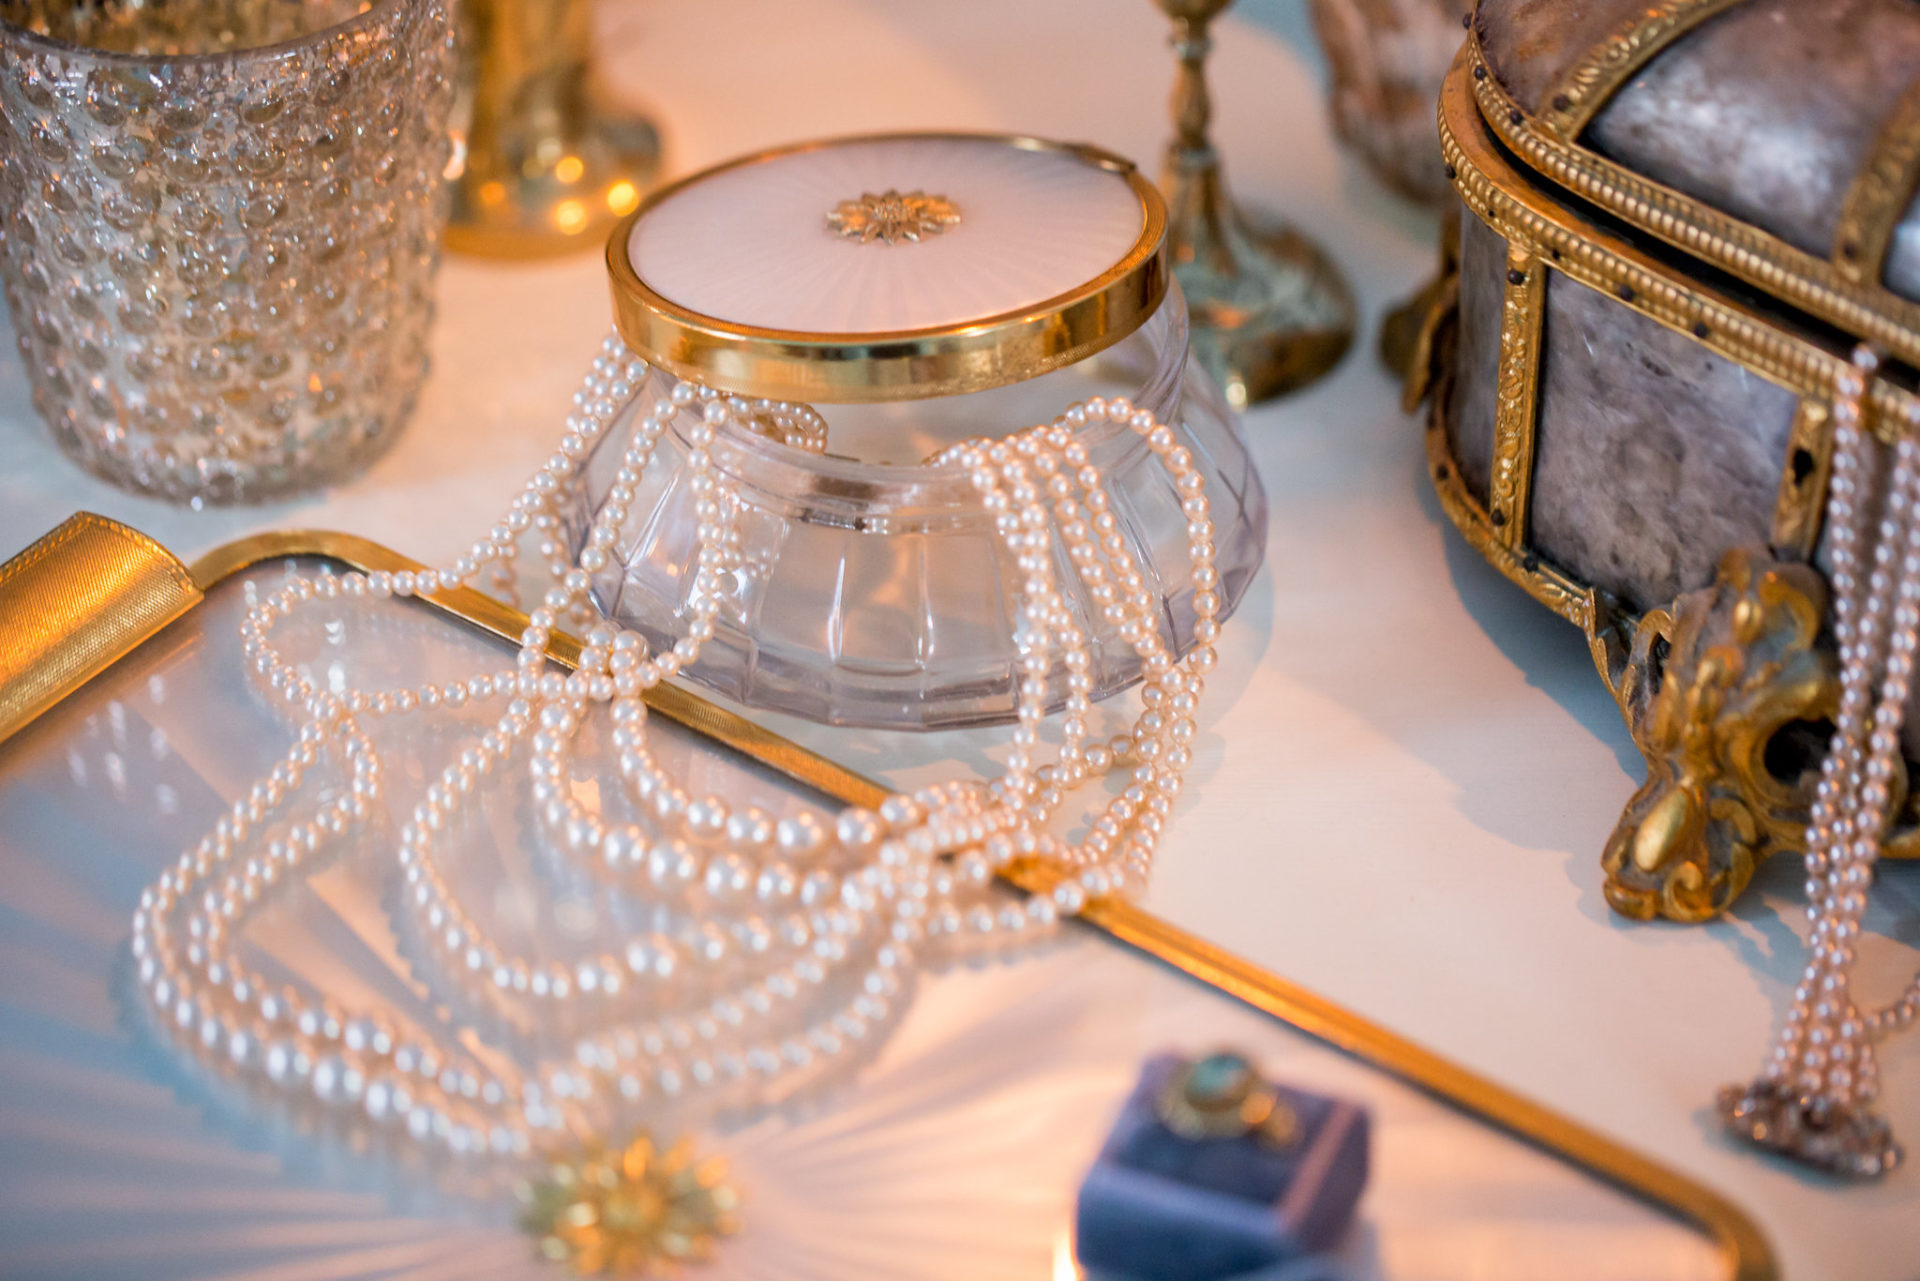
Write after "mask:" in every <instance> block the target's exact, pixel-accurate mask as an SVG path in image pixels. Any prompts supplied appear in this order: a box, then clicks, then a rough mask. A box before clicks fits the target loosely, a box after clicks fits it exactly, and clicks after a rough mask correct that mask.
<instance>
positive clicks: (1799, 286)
mask: <svg viewBox="0 0 1920 1281" xmlns="http://www.w3.org/2000/svg"><path fill="white" fill-rule="evenodd" d="M1456 76H1459V77H1468V76H1470V77H1471V78H1470V79H1469V80H1468V81H1467V83H1468V85H1470V90H1469V89H1464V88H1463V89H1462V90H1461V93H1462V96H1464V97H1467V98H1469V100H1470V101H1469V105H1475V104H1477V106H1478V111H1479V114H1480V116H1481V118H1482V119H1483V120H1484V122H1485V124H1486V126H1487V127H1488V128H1489V129H1491V130H1492V131H1493V133H1494V134H1495V136H1497V137H1498V138H1499V139H1500V141H1501V142H1502V143H1504V144H1505V145H1506V146H1507V147H1508V148H1509V149H1511V150H1512V151H1513V152H1514V154H1515V155H1517V156H1519V157H1520V158H1521V160H1523V161H1524V162H1525V163H1526V164H1527V165H1528V166H1529V167H1531V168H1532V169H1534V170H1537V171H1538V172H1539V174H1540V175H1541V176H1543V177H1545V178H1547V179H1549V180H1550V181H1552V182H1555V183H1557V184H1559V185H1560V186H1561V187H1564V188H1565V189H1566V190H1568V191H1569V192H1572V193H1573V194H1574V195H1576V196H1579V197H1580V198H1581V199H1583V200H1587V201H1591V202H1592V203H1593V204H1595V205H1597V206H1599V207H1600V208H1601V209H1604V210H1606V211H1607V212H1608V213H1611V214H1613V215H1615V216H1617V217H1619V218H1622V219H1624V220H1626V221H1627V222H1629V223H1631V224H1633V225H1634V226H1636V227H1639V228H1641V229H1643V230H1645V231H1647V232H1648V233H1650V234H1652V235H1654V236H1657V237H1659V238H1660V239H1661V240H1663V241H1665V242H1666V243H1667V244H1669V245H1672V246H1673V247H1674V248H1676V249H1679V250H1682V251H1683V252H1685V253H1688V254H1690V255H1692V256H1693V257H1695V258H1698V259H1699V260H1700V261H1702V262H1704V263H1707V264H1708V265H1710V266H1713V267H1718V268H1719V269H1720V270H1722V271H1725V272H1727V273H1728V274H1730V275H1732V276H1734V277H1736V278H1738V279H1740V280H1744V281H1746V282H1747V283H1748V284H1751V285H1756V286H1758V287H1759V288H1761V289H1764V290H1766V291H1767V292H1768V293H1770V294H1772V295H1774V296H1775V297H1777V298H1779V299H1780V300H1781V301H1783V302H1785V303H1788V304H1789V305H1791V306H1795V307H1798V308H1800V309H1801V310H1803V311H1805V312H1807V313H1808V314H1810V315H1812V316H1815V317H1817V318H1819V319H1821V320H1824V321H1827V322H1828V323H1829V324H1832V325H1836V326H1838V327H1839V328H1841V329H1844V330H1846V331H1847V332H1848V333H1850V334H1853V335H1855V336H1856V337H1858V338H1860V339H1862V340H1864V341H1867V342H1872V343H1876V344H1878V345H1879V346H1880V347H1881V348H1883V349H1884V350H1886V351H1887V352H1890V353H1891V354H1893V355H1894V356H1896V357H1898V358H1899V359H1901V360H1903V361H1905V362H1906V363H1908V364H1910V365H1916V366H1920V304H1916V303H1914V302H1912V301H1910V300H1908V299H1905V298H1902V297H1900V296H1899V295H1897V294H1893V293H1890V292H1888V291H1887V290H1886V289H1884V288H1881V287H1880V286H1879V285H1878V283H1877V282H1858V283H1856V282H1854V281H1851V280H1848V279H1847V278H1845V277H1844V276H1843V275H1841V273H1840V272H1839V271H1838V270H1837V269H1836V268H1835V266H1834V264H1833V263H1831V262H1829V261H1827V260H1826V259H1824V258H1818V257H1815V256H1814V255H1812V254H1809V253H1806V252H1805V251H1803V250H1800V249H1796V248H1794V247H1793V246H1792V245H1789V244H1787V243H1786V242H1785V241H1783V240H1781V239H1779V238H1778V237H1775V236H1772V235H1769V234H1768V233H1767V232H1764V231H1761V230H1760V229H1759V228H1757V227H1755V226H1753V225H1751V224H1749V223H1745V222H1742V221H1740V220H1739V219H1737V218H1732V217H1729V216H1728V215H1726V214H1724V213H1721V212H1720V211H1719V210H1717V209H1713V208H1710V207H1708V206H1706V205H1703V204H1701V203H1700V202H1698V201H1696V200H1694V199H1692V198H1691V197H1689V196H1684V195H1681V194H1680V193H1679V192H1677V191H1675V190H1673V189H1672V188H1670V187H1665V186H1662V185H1661V184H1659V183H1657V182H1654V181H1652V180H1651V179H1648V178H1645V177H1643V176H1641V175H1640V174H1637V173H1634V172H1633V171H1632V170H1630V169H1627V168H1624V167H1622V166H1620V165H1617V164H1615V163H1614V162H1612V161H1611V160H1608V159H1606V158H1605V157H1602V156H1599V155H1596V154H1594V153H1593V152H1591V151H1589V150H1587V149H1586V148H1584V147H1579V146H1575V145H1573V144H1571V143H1568V142H1565V141H1563V140H1561V139H1559V138H1556V137H1553V136H1551V135H1550V134H1549V133H1548V132H1547V131H1546V130H1545V129H1543V128H1541V127H1540V126H1539V125H1538V124H1537V123H1535V122H1534V121H1533V120H1532V119H1531V118H1530V117H1529V116H1528V115H1527V114H1526V113H1525V112H1524V111H1522V110H1521V109H1520V106H1519V104H1517V103H1516V102H1515V101H1514V100H1513V98H1512V97H1510V96H1509V95H1508V94H1507V92H1506V90H1505V89H1503V88H1501V87H1500V85H1499V84H1498V83H1496V81H1495V77H1494V76H1493V75H1492V74H1491V73H1490V72H1488V71H1487V65H1486V59H1485V56H1484V54H1483V53H1482V51H1481V48H1480V44H1479V37H1478V35H1477V33H1476V34H1475V35H1473V36H1470V37H1469V38H1468V40H1467V44H1466V47H1465V49H1463V50H1462V52H1461V54H1460V57H1459V59H1458V60H1457V61H1456V62H1455V66H1454V70H1453V71H1452V72H1450V73H1449V81H1450V82H1451V80H1452V78H1453V77H1456ZM1442 111H1443V114H1444V113H1445V111H1446V108H1445V106H1444V104H1443V107H1442ZM1456 185H1457V184H1456Z"/></svg>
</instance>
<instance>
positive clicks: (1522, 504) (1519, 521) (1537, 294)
mask: <svg viewBox="0 0 1920 1281" xmlns="http://www.w3.org/2000/svg"><path fill="white" fill-rule="evenodd" d="M1546 286H1547V271H1546V268H1545V267H1544V266H1542V265H1539V264H1536V263H1535V262H1534V255H1533V251H1532V250H1531V249H1529V248H1528V247H1527V246H1526V245H1524V244H1522V243H1521V242H1519V241H1518V240H1514V241H1510V242H1509V243H1508V246H1507V286H1506V292H1505V294H1504V296H1503V298H1502V301H1501V307H1500V370H1499V374H1498V382H1497V383H1496V385H1495V388H1494V414H1493V477H1492V482H1491V484H1490V486H1489V491H1488V496H1487V519H1488V520H1490V521H1491V522H1492V523H1493V527H1494V530H1495V534H1494V536H1495V537H1496V538H1498V539H1499V540H1500V541H1501V542H1503V543H1505V544H1507V545H1508V546H1509V547H1517V546H1519V545H1520V543H1521V542H1523V541H1524V540H1525V537H1526V527H1527V504H1528V500H1529V499H1530V498H1531V496H1532V491H1533V446H1534V433H1535V430H1536V427H1537V425H1538V418H1539V413H1538V411H1539V399H1540V332H1541V328H1542V325H1543V323H1544V320H1545V312H1546V300H1547V289H1546Z"/></svg>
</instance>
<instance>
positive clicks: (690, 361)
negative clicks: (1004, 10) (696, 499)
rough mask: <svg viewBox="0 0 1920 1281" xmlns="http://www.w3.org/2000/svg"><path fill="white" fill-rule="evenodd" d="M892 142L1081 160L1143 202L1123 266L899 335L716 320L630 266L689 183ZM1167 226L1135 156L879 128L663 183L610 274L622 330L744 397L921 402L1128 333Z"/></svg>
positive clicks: (1011, 378)
mask: <svg viewBox="0 0 1920 1281" xmlns="http://www.w3.org/2000/svg"><path fill="white" fill-rule="evenodd" d="M893 138H901V139H942V138H971V139H980V138H987V139H991V140H993V141H998V142H1004V143H1005V144H1007V145H1008V146H1010V147H1018V148H1021V149H1023V150H1028V151H1057V152H1062V153H1065V154H1069V155H1073V156H1077V157H1078V158H1080V159H1081V160H1083V161H1084V162H1086V163H1087V164H1090V165H1094V166H1097V167H1099V168H1102V169H1106V170H1110V171H1111V172H1113V173H1116V174H1119V175H1120V176H1122V177H1124V178H1125V179H1126V181H1127V185H1128V186H1129V187H1130V188H1132V190H1133V193H1134V194H1135V195H1136V196H1137V197H1138V198H1139V200H1140V210H1141V219H1140V234H1139V236H1138V238H1137V239H1136V240H1135V241H1134V244H1133V246H1132V248H1131V249H1129V250H1128V252H1127V254H1126V255H1125V256H1124V257H1123V258H1121V260H1120V261H1119V262H1117V263H1115V264H1114V265H1113V266H1112V267H1110V268H1109V269H1108V270H1106V271H1105V272H1102V273H1101V274H1100V275H1099V276H1097V277H1095V278H1094V279H1093V280H1090V281H1088V282H1087V283H1086V284H1084V285H1082V286H1080V287H1078V288H1076V289H1073V290H1069V291H1068V292H1066V293H1064V294H1059V295H1057V296H1055V297H1052V298H1048V299H1046V300H1044V301H1042V302H1038V303H1035V304H1034V305H1032V306H1030V307H1022V308H1020V309H1018V310H1015V311H1008V312H1002V313H1000V314H998V315H993V316H987V317H984V318H982V319H979V320H976V321H971V322H968V323H966V324H964V325H946V326H940V327H937V328H930V329H910V330H901V331H898V332H894V333H877V334H835V333H813V332H806V331H800V330H784V329H762V328H758V327H756V326H752V325H743V324H737V323H734V322H732V321H723V320H717V319H715V318H714V317H712V316H705V315H702V314H700V313H699V312H696V311H692V310H689V309H688V308H686V307H683V306H681V305H680V304H679V303H676V302H673V301H671V300H670V299H668V298H665V297H663V296H661V295H660V294H659V293H657V292H655V291H654V290H653V289H652V288H651V287H649V286H648V285H647V283H646V282H645V281H643V280H641V279H640V277H639V275H638V273H636V272H635V271H634V269H633V263H632V261H631V259H630V258H629V256H628V253H627V241H628V239H629V238H630V237H631V235H632V233H633V228H634V225H635V224H636V223H638V222H639V221H640V220H641V219H642V218H645V217H646V216H647V214H648V212H649V211H651V210H652V209H654V208H655V207H657V206H658V205H659V204H660V203H661V202H662V201H664V200H667V199H670V198H671V197H672V196H673V195H674V194H675V193H676V192H678V191H680V190H681V189H683V188H684V187H686V186H687V185H688V184H690V183H695V182H699V181H701V180H703V179H705V178H708V177H710V176H712V175H713V174H716V173H721V172H724V171H726V170H729V169H736V168H739V167H741V166H743V165H750V164H756V163H758V162H760V161H763V160H767V159H770V158H772V157H775V156H784V155H791V154H794V153H796V152H802V151H811V150H817V149H819V148H822V147H829V146H834V145H836V144H837V143H841V142H864V141H879V140H882V139H893ZM821 234H823V235H826V234H830V233H828V232H826V231H824V230H823V231H822V233H821ZM1166 234H1167V208H1166V202H1165V201H1163V200H1162V199H1161V197H1160V192H1159V190H1158V188H1156V187H1155V186H1154V185H1153V183H1152V182H1150V181H1149V180H1148V179H1147V178H1146V177H1145V176H1144V175H1142V174H1141V173H1140V172H1139V170H1137V169H1136V168H1135V167H1134V166H1133V164H1132V163H1131V162H1129V161H1126V160H1123V159H1121V158H1120V157H1118V156H1115V155H1113V154H1111V153H1109V152H1105V151H1102V150H1100V149H1098V148H1096V147H1090V146H1086V145H1084V144H1066V143H1055V142H1045V141H1041V140H1039V139H1036V138H1024V137H1015V136H1010V135H999V134H931V133H923V134H879V135H872V136H870V137H864V138H850V139H835V140H833V141H830V142H816V143H804V144H800V145H798V146H791V147H780V148H776V149H774V150H771V151H763V152H760V153H758V154H756V155H752V156H745V157H742V158H741V159H738V160H734V161H730V162H729V163H727V164H724V165H720V166H717V167H716V168H713V169H708V170H706V171H704V172H703V173H698V174H695V175H693V176H692V177H690V178H684V179H682V180H681V181H679V182H677V183H674V184H672V185H671V186H668V187H664V188H662V189H661V190H659V191H657V192H655V193H654V194H653V195H651V196H649V197H648V198H647V199H646V200H645V201H644V202H643V203H642V204H641V205H640V207H639V208H638V209H636V210H634V212H633V213H632V214H630V215H629V216H628V217H626V218H625V219H623V220H622V221H621V222H620V224H619V225H618V226H616V227H615V228H614V229H613V235H612V236H611V237H610V238H609V239H608V241H607V272H608V274H609V276H610V277H611V278H612V285H613V310H614V322H615V324H616V326H617V327H618V328H619V330H620V336H621V337H622V338H624V339H626V342H627V345H628V346H629V347H631V348H633V350H634V351H636V352H638V353H639V354H640V355H642V356H644V357H645V358H646V359H647V360H649V361H651V362H653V363H654V364H656V365H659V366H661V367H662V368H664V369H666V370H668V371H669V372H671V373H672V374H674V375H675V376H677V377H680V378H687V379H692V380H694V381H696V382H699V383H702V384H704V385H706V386H710V387H718V388H721V389H723V390H726V391H731V392H736V393H739V394H742V395H751V396H764V397H771V398H773V399H776V400H795V401H802V402H807V403H847V402H870V401H895V400H919V399H926V398H930V397H935V396H953V395H959V394H961V393H964V392H971V391H982V390H985V389H986V388H989V387H999V386H1002V385H1004V384H1007V383H1013V382H1020V381H1023V380H1025V379H1028V378H1034V377H1037V376H1038V375H1040V374H1044V373H1047V372H1049V371H1051V370H1054V369H1059V368H1061V367H1063V366H1065V365H1071V364H1073V363H1075V362H1077V361H1080V360H1084V359H1086V358H1087V357H1088V356H1091V355H1093V354H1094V353H1095V352H1098V351H1101V350H1104V349H1105V348H1107V347H1110V346H1112V345H1113V344H1114V343H1117V342H1119V341H1120V340H1121V339H1122V338H1125V337H1126V336H1127V335H1128V334H1131V333H1132V332H1133V331H1134V330H1136V329H1138V328H1139V327H1140V326H1141V324H1142V323H1143V322H1145V320H1146V319H1147V317H1149V316H1151V315H1152V314H1153V313H1154V311H1155V310H1156V309H1157V308H1158V307H1159V306H1160V303H1161V300H1162V299H1164V298H1165V297H1166V293H1167V279H1168V265H1167V245H1166Z"/></svg>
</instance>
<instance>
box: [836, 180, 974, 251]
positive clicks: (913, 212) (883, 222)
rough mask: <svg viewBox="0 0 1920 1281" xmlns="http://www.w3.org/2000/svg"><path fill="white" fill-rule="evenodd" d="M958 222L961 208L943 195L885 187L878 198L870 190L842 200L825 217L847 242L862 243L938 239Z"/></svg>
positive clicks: (891, 242)
mask: <svg viewBox="0 0 1920 1281" xmlns="http://www.w3.org/2000/svg"><path fill="white" fill-rule="evenodd" d="M959 221H960V207H959V206H958V205H956V204H954V203H953V201H951V200H948V199H947V198H946V197H945V196H929V195H928V194H927V193H926V192H924V191H909V192H908V193H907V194H906V195H904V196H903V195H901V194H900V193H899V192H897V191H895V190H893V189H892V188H888V189H887V190H886V191H885V192H883V193H881V194H880V195H877V196H876V195H874V194H873V193H872V192H871V191H869V192H866V193H865V194H863V195H862V196H861V197H860V199H858V200H843V201H841V202H840V203H839V204H838V205H836V206H835V207H834V210H833V212H832V213H830V214H828V215H827V225H828V226H829V227H832V228H833V229H834V230H835V231H836V232H838V233H840V235H841V236H842V237H843V238H845V239H847V240H858V241H859V242H860V243H862V244H866V243H868V242H870V241H875V240H878V241H881V242H883V243H885V244H889V245H891V244H893V243H895V242H896V241H901V240H908V241H918V240H920V239H923V238H924V237H927V236H937V235H939V234H940V233H941V232H943V231H945V230H946V229H947V228H948V227H951V226H953V225H954V224H955V223H957V222H959Z"/></svg>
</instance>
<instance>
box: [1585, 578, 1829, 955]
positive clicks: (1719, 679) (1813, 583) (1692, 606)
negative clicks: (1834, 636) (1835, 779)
mask: <svg viewBox="0 0 1920 1281" xmlns="http://www.w3.org/2000/svg"><path fill="white" fill-rule="evenodd" d="M1826 608H1827V585H1826V582H1825V580H1824V579H1822V578H1821V577H1820V575H1819V574H1818V573H1817V572H1816V571H1815V570H1814V569H1813V568H1811V567H1810V566H1807V565H1801V564H1793V563H1787V562H1781V561H1775V560H1773V559H1772V558H1771V557H1769V556H1768V555H1767V553H1765V552H1764V551H1761V550H1757V549H1753V548H1736V549H1734V550H1732V551H1729V552H1728V553H1727V554H1726V556H1725V557H1723V558H1722V559H1721V562H1720V569H1719V573H1718V574H1717V575H1716V577H1715V579H1714V582H1713V585H1712V586H1710V587H1703V588H1701V589H1699V590H1698V591H1692V592H1687V593H1685V594H1684V595H1682V596H1681V597H1680V598H1679V599H1677V600H1676V601H1674V603H1673V604H1672V606H1671V607H1669V608H1668V609H1664V610H1649V611H1648V612H1647V614H1646V615H1645V617H1643V618H1642V619H1641V620H1640V626H1639V629H1638V631H1637V632H1636V633H1635V635H1634V641H1633V655H1632V658H1631V660H1630V661H1629V662H1628V664H1627V668H1626V671H1625V673H1624V677H1623V679H1622V681H1621V685H1620V689H1619V691H1618V695H1619V698H1620V702H1621V706H1622V710H1623V711H1624V712H1625V713H1626V715H1627V727H1628V729H1629V730H1630V731H1632V733H1633V739H1634V743H1635V745H1637V746H1638V747H1639V748H1640V752H1641V754H1642V755H1643V756H1645V757H1646V760H1647V781H1646V783H1645V785H1644V786H1642V787H1641V788H1640V790H1639V791H1637V792H1635V793H1634V795H1633V799H1632V800H1631V801H1629V802H1628V803H1627V807H1626V811H1625V812H1624V813H1623V814H1622V815H1621V816H1620V822H1619V824H1618V825H1617V826H1616V827H1615V828H1614V830H1613V835H1612V836H1611V837H1609V838H1608V840H1607V847H1606V852H1605V854H1604V855H1603V856H1602V858H1601V868H1602V870H1603V871H1604V872H1605V873H1606V878H1607V880H1606V895H1607V902H1608V903H1610V904H1612V905H1613V908H1614V910H1615V911H1617V912H1619V913H1621V914H1622V915H1625V916H1631V917H1635V918H1638V919H1642V920H1645V919H1649V918H1651V917H1654V916H1664V917H1667V918H1668V919H1670V920H1675V921H1705V920H1709V919H1711V918H1713V917H1715V916H1718V915H1719V914H1720V913H1721V912H1723V911H1725V910H1726V908H1727V905H1728V904H1730V903H1731V902H1732V901H1733V900H1734V899H1735V898H1736V897H1737V896H1738V895H1739V893H1740V891H1741V890H1743V889H1745V888H1746V886H1747V882H1748V881H1750V880H1751V879H1752V878H1753V869H1754V867H1755V865H1756V864H1757V863H1758V861H1759V860H1760V859H1761V858H1762V857H1764V856H1765V855H1767V854H1769V853H1771V852H1772V851H1774V850H1775V849H1783V848H1784V849H1792V848H1797V847H1798V846H1799V845H1800V844H1801V842H1802V840H1803V838H1804V833H1805V830H1806V825H1807V811H1808V806H1809V805H1810V804H1811V802H1812V799H1813V787H1814V783H1815V782H1816V781H1817V780H1818V778H1819V772H1820V755H1821V753H1822V752H1823V751H1824V750H1825V745H1826V738H1827V735H1828V734H1829V733H1830V732H1831V729H1832V726H1831V721H1830V718H1831V717H1832V715H1833V712H1834V709H1835V708H1836V707H1837V706H1838V705H1839V697H1840V680H1839V665H1838V663H1837V662H1836V661H1835V659H1834V656H1833V654H1832V653H1831V652H1830V651H1828V650H1827V649H1826V648H1824V647H1822V646H1820V645H1818V644H1817V643H1816V641H1817V639H1818V637H1819V634H1820V625H1821V620H1822V619H1823V618H1825V616H1826Z"/></svg>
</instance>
